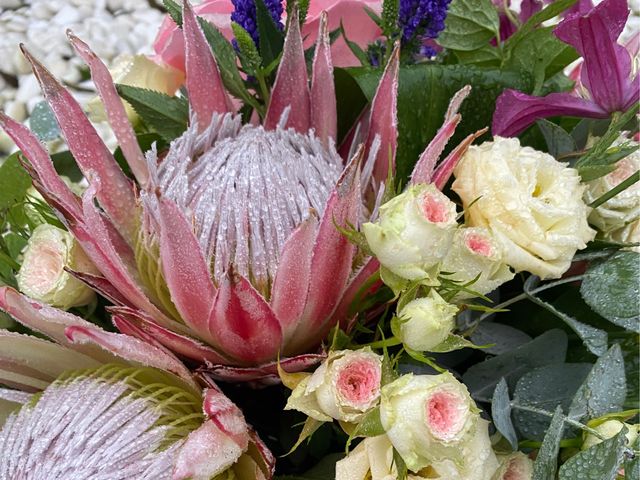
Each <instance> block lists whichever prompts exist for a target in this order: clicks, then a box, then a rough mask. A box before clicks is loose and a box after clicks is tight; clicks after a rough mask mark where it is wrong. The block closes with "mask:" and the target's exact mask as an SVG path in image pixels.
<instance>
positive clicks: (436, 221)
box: [362, 184, 457, 284]
mask: <svg viewBox="0 0 640 480" xmlns="http://www.w3.org/2000/svg"><path fill="white" fill-rule="evenodd" d="M456 227H457V222H456V206H455V204H454V203H453V202H452V201H451V200H449V198H447V197H446V196H445V195H444V194H443V193H442V192H440V191H439V190H438V189H437V188H436V187H435V185H432V184H429V185H426V184H418V185H412V186H410V187H409V188H407V189H406V190H405V191H404V192H403V193H401V194H400V195H398V196H397V197H395V198H393V199H391V200H390V201H388V202H387V203H385V204H384V205H382V206H381V207H380V216H379V218H378V220H377V221H376V222H375V223H365V224H364V225H363V226H362V232H363V233H364V235H365V237H366V239H367V242H368V244H369V247H370V248H371V250H372V251H373V253H374V255H375V256H376V257H377V258H378V260H379V261H380V263H381V264H382V266H383V267H385V268H386V269H387V270H389V271H391V272H392V273H393V274H395V275H397V276H399V277H401V278H405V279H408V280H423V281H424V282H425V283H426V284H436V283H437V280H436V277H437V273H438V266H439V264H440V262H441V261H442V259H443V258H444V257H445V255H446V254H447V252H448V250H449V247H450V245H451V238H452V237H453V234H454V232H455V229H456Z"/></svg>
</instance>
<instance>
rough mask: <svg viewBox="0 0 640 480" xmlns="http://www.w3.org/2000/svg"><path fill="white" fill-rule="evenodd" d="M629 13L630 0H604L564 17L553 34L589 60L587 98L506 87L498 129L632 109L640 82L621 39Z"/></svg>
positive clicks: (510, 132)
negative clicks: (583, 11)
mask: <svg viewBox="0 0 640 480" xmlns="http://www.w3.org/2000/svg"><path fill="white" fill-rule="evenodd" d="M628 16H629V8H628V6H627V2H626V1H625V0H605V1H604V2H602V3H601V4H600V5H598V6H597V7H595V8H593V9H591V10H590V11H589V12H588V13H586V14H581V13H576V14H573V15H570V16H568V17H567V18H566V19H565V20H563V21H562V22H561V23H560V24H559V25H558V26H557V27H556V29H555V31H554V33H555V35H556V36H557V37H558V38H559V39H560V40H562V41H563V42H565V43H568V44H569V45H571V46H573V47H574V48H575V49H576V50H577V51H578V53H579V54H580V55H581V56H582V58H583V59H584V63H583V65H582V70H581V74H580V82H581V84H582V85H583V86H584V87H585V92H586V94H585V97H584V98H581V97H578V96H575V95H574V94H572V93H552V94H550V95H547V96H545V97H534V96H531V95H527V94H524V93H522V92H518V91H515V90H506V91H505V92H503V93H502V95H500V97H499V98H498V101H497V103H496V111H495V113H494V116H493V125H492V127H493V128H492V130H493V134H494V135H500V136H504V137H510V136H514V135H517V134H519V133H520V132H522V131H523V130H524V129H526V128H527V127H528V126H529V125H531V124H532V123H533V122H535V121H536V120H537V119H539V118H547V117H553V116H556V115H569V116H576V117H587V118H607V117H609V115H610V114H611V113H613V112H619V111H624V110H627V109H629V108H630V107H631V106H632V105H633V104H634V102H637V101H638V96H639V94H640V84H638V82H637V81H636V80H637V78H636V76H637V74H636V72H633V67H632V56H633V54H632V52H630V51H629V50H627V49H626V48H625V47H623V46H622V45H620V44H619V43H618V42H617V40H618V37H619V36H620V34H621V33H622V30H623V29H624V25H625V23H626V21H627V17H628Z"/></svg>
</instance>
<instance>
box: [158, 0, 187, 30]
mask: <svg viewBox="0 0 640 480" xmlns="http://www.w3.org/2000/svg"><path fill="white" fill-rule="evenodd" d="M162 3H164V8H165V9H166V10H167V13H168V14H169V15H170V16H171V19H172V20H173V21H174V22H176V25H178V26H182V8H181V7H180V5H178V4H177V3H176V2H174V1H173V0H163V2H162Z"/></svg>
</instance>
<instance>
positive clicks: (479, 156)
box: [452, 137, 595, 279]
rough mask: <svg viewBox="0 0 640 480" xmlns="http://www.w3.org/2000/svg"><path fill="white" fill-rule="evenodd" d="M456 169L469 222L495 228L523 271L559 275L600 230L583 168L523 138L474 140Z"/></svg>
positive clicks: (512, 262) (457, 185)
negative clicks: (592, 222) (593, 224)
mask: <svg viewBox="0 0 640 480" xmlns="http://www.w3.org/2000/svg"><path fill="white" fill-rule="evenodd" d="M454 174H455V177H456V180H455V181H454V182H453V186H452V188H453V190H454V191H455V192H456V193H457V194H458V195H459V196H460V198H461V200H462V203H463V205H464V208H465V217H466V223H467V224H468V225H469V226H473V227H486V228H488V229H489V230H491V232H492V234H493V235H494V237H495V238H496V240H497V241H498V242H500V244H501V245H502V248H503V254H504V260H505V262H506V263H507V264H508V265H510V266H511V267H513V268H514V269H515V270H516V271H517V272H520V271H527V272H531V273H533V274H535V275H538V276H539V277H540V278H542V279H546V278H558V277H560V276H561V275H562V274H563V273H564V272H566V271H567V269H568V268H569V266H570V265H571V260H572V259H573V256H574V255H575V253H576V251H577V250H580V249H582V248H585V247H586V243H587V242H589V241H590V240H592V239H593V237H594V236H595V231H593V230H592V229H591V228H589V224H588V223H587V216H588V215H589V212H590V209H589V208H588V207H587V205H586V204H585V203H584V201H583V200H582V196H583V192H584V189H585V186H583V185H582V184H581V183H580V176H579V175H578V171H577V170H575V169H573V168H569V167H567V166H566V164H563V163H560V162H558V161H556V160H555V159H554V158H553V157H552V156H551V155H549V154H547V153H543V152H538V151H536V150H534V149H532V148H530V147H521V146H520V142H519V140H518V139H517V138H500V137H495V140H494V141H493V142H485V143H483V144H482V145H479V146H471V147H470V148H469V150H468V151H467V153H466V154H465V155H464V156H463V157H462V159H461V160H460V163H458V165H457V166H456V168H455V170H454Z"/></svg>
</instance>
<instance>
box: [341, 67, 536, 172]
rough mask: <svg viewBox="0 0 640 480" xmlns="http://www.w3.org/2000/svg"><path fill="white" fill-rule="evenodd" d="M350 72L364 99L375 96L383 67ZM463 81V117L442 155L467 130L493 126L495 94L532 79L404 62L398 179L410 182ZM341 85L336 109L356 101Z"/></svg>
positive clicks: (527, 84)
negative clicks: (465, 93)
mask: <svg viewBox="0 0 640 480" xmlns="http://www.w3.org/2000/svg"><path fill="white" fill-rule="evenodd" d="M348 72H349V73H350V74H351V75H352V76H353V78H354V79H355V80H356V81H357V83H358V85H359V86H360V88H361V89H362V92H363V93H364V94H365V96H366V98H367V99H369V101H371V99H373V96H374V94H375V91H376V88H377V86H378V83H379V80H380V73H381V72H380V71H379V70H372V69H367V68H350V69H348ZM465 85H471V87H472V90H471V93H470V95H469V97H467V99H466V100H465V102H464V103H463V104H462V107H461V108H460V114H461V115H462V118H463V120H462V123H461V124H460V125H459V126H458V128H457V130H456V133H455V135H454V136H453V137H452V139H451V140H450V141H449V143H448V147H447V148H448V150H446V151H445V152H444V154H443V155H446V154H447V152H448V151H450V149H452V148H454V147H455V146H456V145H458V143H459V142H461V141H462V140H463V139H464V138H465V137H466V136H467V135H469V134H471V133H474V132H476V131H477V130H480V129H481V128H484V127H486V126H488V125H491V118H492V116H493V112H494V110H495V102H496V99H497V98H498V96H499V95H500V94H501V93H502V92H503V91H504V89H505V88H514V89H516V90H520V91H528V90H529V88H530V86H531V81H530V78H529V76H528V75H527V74H526V73H520V72H511V71H501V70H499V69H494V68H479V67H477V66H473V65H436V64H421V65H409V66H403V67H401V68H400V80H399V85H398V151H397V154H396V172H397V173H396V181H397V182H398V183H402V184H406V182H407V179H408V177H409V174H410V173H411V171H412V170H413V167H414V165H415V163H416V162H417V160H418V158H419V156H420V154H421V153H422V152H423V151H424V149H425V147H426V146H427V144H428V143H429V141H430V140H431V139H432V138H433V137H434V136H435V134H436V132H437V131H438V129H439V128H440V127H441V126H442V123H443V121H444V116H445V112H446V111H447V108H448V106H449V100H450V99H451V97H452V96H453V95H454V94H455V93H456V92H457V91H458V90H460V89H461V88H462V87H464V86H465ZM340 86H342V85H339V84H338V83H336V87H337V90H336V92H337V94H338V106H339V107H338V108H340V105H341V102H342V101H343V100H346V101H347V102H352V101H355V99H351V98H350V97H349V95H354V92H353V91H352V90H351V89H348V90H345V91H343V90H341V89H340V88H339V87H340ZM339 112H340V110H339ZM358 112H359V111H358ZM351 114H354V112H351ZM355 115H357V113H355ZM487 136H488V135H487ZM442 158H444V156H443V157H442Z"/></svg>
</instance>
